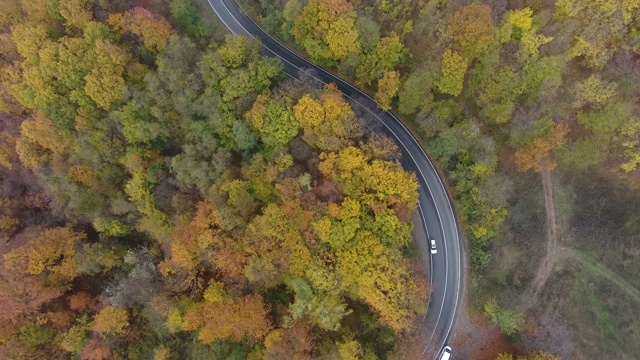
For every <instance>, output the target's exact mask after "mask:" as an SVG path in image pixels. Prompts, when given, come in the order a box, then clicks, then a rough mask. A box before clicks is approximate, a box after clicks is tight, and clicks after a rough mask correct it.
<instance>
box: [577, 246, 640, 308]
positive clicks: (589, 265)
mask: <svg viewBox="0 0 640 360" xmlns="http://www.w3.org/2000/svg"><path fill="white" fill-rule="evenodd" d="M568 252H569V254H570V256H571V258H572V259H575V260H577V261H578V262H580V265H582V266H583V267H584V268H585V270H586V271H588V272H590V273H591V274H592V275H595V276H600V277H602V278H604V279H605V280H606V281H609V282H610V283H613V284H615V285H617V286H618V288H619V291H622V292H625V293H626V294H627V295H628V296H630V297H631V298H632V299H634V300H635V301H636V302H637V305H638V306H640V290H638V288H636V287H635V286H633V285H632V284H630V283H629V282H628V281H626V280H625V279H623V278H622V277H620V276H619V275H618V274H616V273H614V272H613V271H611V270H609V269H607V268H606V267H604V266H603V265H602V264H600V263H598V262H597V261H595V260H594V259H591V258H590V257H588V256H587V255H585V254H584V253H582V252H580V251H579V250H576V249H568Z"/></svg>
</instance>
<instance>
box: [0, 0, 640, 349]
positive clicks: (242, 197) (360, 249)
mask: <svg viewBox="0 0 640 360" xmlns="http://www.w3.org/2000/svg"><path fill="white" fill-rule="evenodd" d="M241 4H242V5H243V6H244V7H245V10H247V11H248V12H249V13H251V14H252V15H253V16H255V17H256V18H257V19H259V20H260V21H261V23H262V24H263V25H264V27H265V28H266V29H267V30H268V31H269V32H270V33H271V34H273V35H275V36H277V37H278V38H280V39H281V40H283V41H285V42H287V43H288V44H289V45H291V46H292V47H294V48H295V49H296V50H298V51H300V52H301V53H303V54H305V55H306V56H308V57H309V58H310V59H312V60H313V61H314V62H316V63H318V64H321V65H323V66H325V67H327V68H328V69H331V70H332V71H334V72H336V73H337V74H339V75H340V76H342V77H344V78H346V79H348V80H351V81H353V82H354V83H356V84H358V85H359V86H361V87H363V88H364V89H365V90H367V91H369V92H370V93H371V94H372V95H373V96H374V97H375V99H376V101H377V102H378V104H379V106H380V108H381V109H383V110H388V109H393V110H396V111H397V112H398V113H400V114H401V115H403V116H404V118H405V120H406V121H407V123H408V124H410V125H412V126H413V130H414V131H415V132H416V133H417V134H418V135H419V136H420V137H421V139H422V141H423V143H424V145H425V148H426V149H427V150H428V152H429V154H430V155H431V156H432V157H433V158H434V159H435V160H436V161H437V163H438V165H439V167H440V168H441V169H442V171H443V173H445V174H446V177H447V181H448V185H449V187H450V190H451V192H452V195H453V197H454V200H455V205H456V211H457V213H458V215H459V216H460V219H461V222H462V224H463V227H464V230H465V237H466V241H467V245H468V246H467V249H468V255H469V261H470V281H469V291H470V293H469V294H470V296H469V299H470V300H469V305H470V306H471V307H472V308H474V307H475V309H476V311H479V312H481V313H483V314H485V315H486V318H487V319H488V321H489V322H494V323H497V324H498V325H499V326H500V328H501V329H502V331H503V332H504V333H505V334H507V335H508V336H509V337H510V339H512V340H513V341H521V343H522V340H523V339H524V340H527V339H529V337H528V335H527V334H525V332H526V331H525V330H527V329H529V330H531V329H533V328H535V326H536V325H535V324H533V323H532V322H531V321H529V320H527V319H525V316H531V315H533V316H536V315H539V314H540V313H545V314H546V313H548V311H546V312H545V309H546V308H540V309H530V308H526V309H523V308H522V306H520V305H519V304H518V303H519V302H520V300H518V301H514V300H513V299H514V297H515V296H514V295H513V294H516V293H525V292H526V289H527V288H528V286H529V283H531V282H532V280H533V277H534V275H533V274H532V273H531V271H529V270H528V269H529V268H530V267H535V266H537V262H539V261H540V260H541V255H540V253H539V251H538V250H536V249H540V248H544V246H545V245H544V237H545V234H544V232H545V231H544V228H545V217H544V206H541V205H540V200H537V199H539V198H541V195H540V194H541V193H542V188H541V187H542V184H540V180H539V179H540V175H539V174H540V173H542V174H547V175H548V174H549V173H551V172H553V174H554V176H555V178H556V179H559V180H556V182H560V183H562V184H563V185H565V188H569V189H573V190H572V191H573V193H571V194H573V197H574V198H575V199H576V200H571V201H572V202H570V203H571V205H567V208H566V209H560V210H561V211H565V212H566V214H569V215H566V217H567V219H561V220H563V221H564V222H566V223H567V224H568V226H569V227H570V230H568V231H567V233H569V235H567V234H566V233H564V235H566V236H568V237H575V238H576V239H577V240H575V241H573V242H570V243H569V244H568V245H572V246H574V247H575V248H577V249H582V250H584V251H585V252H586V251H591V250H589V249H601V248H603V249H606V250H607V252H608V253H609V254H610V255H602V256H601V255H600V254H598V253H596V252H592V253H591V255H592V256H598V260H600V261H601V262H602V263H603V264H605V265H609V267H610V268H612V269H613V272H614V273H618V274H622V275H626V276H627V277H626V278H627V279H628V281H630V282H631V283H632V285H635V286H636V287H638V288H640V283H638V281H637V279H639V278H640V273H638V269H637V266H635V265H634V264H637V261H635V262H634V260H633V259H636V260H637V256H638V254H640V248H638V245H637V244H638V234H640V225H639V224H640V221H637V220H638V218H637V215H638V214H637V207H635V206H637V205H635V204H637V201H636V200H640V195H639V192H640V191H639V189H640V170H638V164H640V121H639V119H638V115H639V109H638V96H639V95H640V0H557V1H554V0H513V1H507V0H495V1H493V0H492V1H488V0H484V1H480V0H478V1H470V0H469V1H466V0H370V1H364V0H354V1H348V0H308V1H303V0H288V1H284V0H276V1H271V0H261V1H254V0H242V1H241ZM205 10H206V2H205V3H204V5H203V4H200V3H199V2H198V0H155V1H154V0H150V1H134V2H129V1H124V0H96V1H91V0H32V1H26V0H0V67H1V69H2V71H1V74H0V81H1V86H0V112H1V116H2V118H1V120H2V122H1V123H0V176H1V179H2V187H1V188H0V199H1V200H2V202H1V205H2V206H1V208H0V235H1V237H2V244H1V247H0V254H1V255H2V256H1V257H0V265H1V266H0V309H1V310H2V311H0V357H3V358H10V359H21V358H38V359H40V358H42V359H50V358H78V357H81V358H83V359H107V358H109V359H111V358H115V359H118V358H122V359H151V358H153V359H188V358H194V359H203V358H212V359H244V358H251V359H258V358H267V359H289V358H298V359H304V358H315V357H324V358H338V359H340V358H341V359H353V358H363V359H375V358H381V359H384V358H396V357H402V355H407V354H408V353H407V352H406V349H405V348H403V347H402V346H401V345H402V341H399V340H403V341H404V342H405V343H406V342H411V338H412V335H413V334H415V331H416V330H415V322H414V319H416V318H420V317H421V316H422V315H423V314H424V312H425V298H426V297H427V296H428V292H429V291H428V286H427V285H426V284H425V283H424V280H423V279H424V277H423V276H420V274H419V273H418V272H419V269H418V268H417V266H416V260H415V257H416V251H415V250H414V249H413V247H412V245H411V228H412V224H411V222H410V213H411V212H412V210H413V209H414V207H415V205H416V200H417V193H416V186H417V185H416V182H415V179H414V177H413V175H411V174H408V173H405V172H404V171H402V169H401V168H400V166H399V164H398V162H397V158H398V157H399V155H398V152H397V149H396V147H395V146H394V144H393V143H392V142H391V141H390V140H389V139H386V138H384V137H382V136H380V135H378V134H375V133H374V132H372V131H371V130H370V126H368V125H369V124H368V123H367V119H363V118H361V117H359V116H356V115H355V114H354V112H353V110H352V109H351V107H350V105H349V103H348V102H347V101H345V99H343V98H342V97H341V95H340V94H339V93H338V92H337V91H336V89H335V88H333V87H332V86H327V87H325V88H318V87H317V86H316V85H314V84H313V83H311V82H308V83H304V82H303V83H299V82H294V81H293V80H290V79H287V78H286V77H285V76H284V75H283V73H282V67H281V64H280V63H279V62H278V61H277V60H274V59H269V58H264V57H261V56H260V55H259V54H258V49H259V45H258V44H256V43H254V42H252V41H249V40H247V39H245V38H242V37H233V36H225V35H224V30H223V29H222V28H221V27H219V26H216V25H215V24H214V25H212V23H211V21H209V20H210V19H207V18H206V17H203V16H202V14H206V15H207V16H209V17H213V16H214V14H213V12H211V11H210V9H209V12H206V11H205ZM571 194H569V195H567V196H566V197H567V198H571ZM567 201H568V200H567ZM541 213H542V214H541ZM514 249H515V250H514ZM508 251H513V252H514V253H517V254H518V256H519V257H516V256H515V255H514V256H512V257H511V263H512V265H511V267H509V266H508V264H509V262H505V258H507V257H506V256H505V253H508ZM514 259H515V260H514ZM514 261H515V263H516V265H513V262H514ZM518 261H519V263H518ZM567 267H569V265H567ZM580 271H582V270H580V269H577V270H573V269H567V268H565V269H564V272H565V273H571V274H570V275H571V276H572V277H571V279H573V278H575V282H573V281H574V280H571V282H569V283H567V280H566V279H567V277H565V278H563V279H565V280H557V281H555V282H552V284H551V285H552V287H551V290H549V292H547V293H545V292H543V293H542V295H541V297H542V300H541V301H542V302H543V303H544V301H546V302H547V303H556V302H557V301H558V300H557V299H560V298H568V299H574V298H581V299H582V298H584V299H587V300H585V302H586V305H581V304H577V305H575V306H573V305H572V306H573V307H574V308H576V309H578V310H580V311H583V312H585V313H588V315H587V316H584V318H585V320H581V321H582V324H587V326H592V324H594V323H595V324H596V325H597V327H599V328H601V329H603V331H602V332H600V333H597V332H595V333H587V331H585V328H584V327H580V326H581V325H580V324H581V323H580V321H579V319H578V317H579V315H580V314H578V313H571V312H568V315H567V314H564V315H563V316H564V319H567V318H568V319H569V320H566V323H567V324H568V325H567V327H569V328H570V330H567V331H566V332H562V331H564V330H558V331H561V332H550V334H551V335H552V336H551V337H554V338H557V339H562V340H566V341H574V342H575V346H573V347H566V346H565V347H563V346H557V344H555V343H553V346H551V345H549V343H544V344H543V343H540V342H536V341H529V343H525V344H524V345H523V346H522V347H523V349H525V350H526V351H533V350H538V349H540V348H542V349H544V350H548V351H550V352H553V353H556V354H562V355H563V356H565V357H568V358H589V357H588V356H593V354H598V353H599V354H605V353H606V354H609V352H608V351H610V349H611V348H615V349H616V350H615V351H616V356H618V357H619V358H633V356H634V351H633V349H634V348H632V347H631V346H636V345H633V344H631V343H630V342H629V341H625V340H624V339H625V338H626V339H628V338H629V337H633V334H634V331H635V329H639V328H640V326H639V325H638V324H640V320H639V319H640V314H639V313H638V308H639V307H638V306H632V305H627V304H629V303H630V304H636V303H635V302H634V300H633V299H632V300H629V301H626V300H625V298H624V297H622V296H621V297H620V303H624V304H625V306H627V308H626V310H627V311H625V312H624V313H625V314H626V318H625V319H623V320H615V321H618V322H615V321H614V320H611V319H613V318H614V317H615V316H619V314H618V315H616V314H615V312H614V311H613V310H612V309H617V310H618V311H620V309H623V307H622V306H621V305H620V304H618V303H615V300H611V299H606V300H603V298H602V297H599V296H600V294H601V293H605V294H608V293H611V291H612V290H611V289H609V288H607V287H606V286H604V285H603V284H601V283H599V282H597V281H593V280H592V279H588V278H587V277H586V275H584V274H583V273H582V272H580ZM576 274H577V276H576ZM567 291H568V292H567ZM615 291H617V290H615ZM554 292H555V293H554ZM593 309H595V310H593ZM536 311H538V312H537V313H536ZM565 311H566V309H565ZM594 311H595V313H590V312H594ZM576 314H578V315H576ZM594 319H595V320H594ZM525 322H526V323H525ZM560 322H561V321H560V320H558V319H556V320H554V323H555V324H558V323H560ZM562 326H565V325H564V323H562V324H560V325H558V327H559V328H561V329H564V328H562ZM554 331H555V330H554ZM530 332H532V331H530ZM538 332H540V331H538ZM581 332H582V333H584V334H585V335H582V334H581ZM604 333H607V334H610V333H614V334H615V336H611V338H606V336H609V335H606V336H605V335H603V334H604ZM571 339H573V340H571ZM527 344H529V345H527ZM531 344H533V345H531ZM526 351H525V352H526ZM639 351H640V350H639ZM635 354H637V352H635ZM408 356H409V357H408V358H411V355H410V353H409V355H408ZM508 358H511V356H510V355H504V354H503V355H501V357H500V359H508ZM520 358H522V359H551V358H553V357H551V355H549V354H547V353H538V352H531V353H530V354H529V355H527V356H522V357H519V358H518V359H520Z"/></svg>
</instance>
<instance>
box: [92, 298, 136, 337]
mask: <svg viewBox="0 0 640 360" xmlns="http://www.w3.org/2000/svg"><path fill="white" fill-rule="evenodd" d="M127 326H129V314H128V313H127V310H126V309H118V308H115V307H113V306H111V305H109V306H107V307H105V308H104V309H102V310H100V312H99V313H98V314H96V316H95V317H94V318H93V327H92V328H93V331H95V332H97V333H99V334H100V335H110V334H114V335H117V334H122V333H123V332H124V331H125V329H126V328H127Z"/></svg>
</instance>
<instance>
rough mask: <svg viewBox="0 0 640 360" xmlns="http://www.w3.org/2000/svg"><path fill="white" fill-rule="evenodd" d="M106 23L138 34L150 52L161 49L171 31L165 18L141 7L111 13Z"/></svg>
mask: <svg viewBox="0 0 640 360" xmlns="http://www.w3.org/2000/svg"><path fill="white" fill-rule="evenodd" d="M108 23H109V24H110V25H111V26H113V28H115V29H116V30H117V31H121V32H131V33H132V34H134V35H137V36H139V37H140V38H141V39H142V43H143V44H144V47H145V48H147V50H149V51H151V52H160V51H162V50H163V49H164V47H165V46H166V44H167V41H168V40H169V37H170V36H171V33H172V31H171V25H170V24H169V22H168V21H167V20H165V19H164V18H163V17H160V16H157V15H154V14H153V13H151V12H149V11H148V10H146V9H144V8H141V7H136V8H133V9H132V10H129V11H128V12H125V13H120V14H112V15H110V16H109V20H108Z"/></svg>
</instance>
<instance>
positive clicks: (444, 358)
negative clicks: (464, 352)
mask: <svg viewBox="0 0 640 360" xmlns="http://www.w3.org/2000/svg"><path fill="white" fill-rule="evenodd" d="M450 357H451V346H445V347H444V348H443V349H442V352H441V353H440V360H449V358H450Z"/></svg>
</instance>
